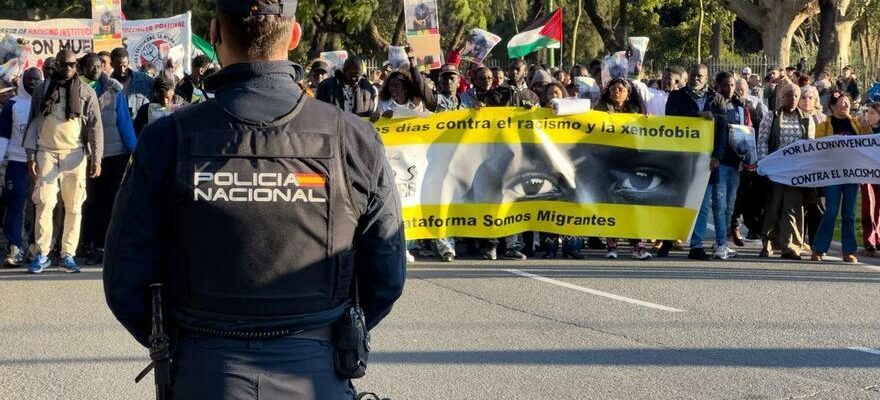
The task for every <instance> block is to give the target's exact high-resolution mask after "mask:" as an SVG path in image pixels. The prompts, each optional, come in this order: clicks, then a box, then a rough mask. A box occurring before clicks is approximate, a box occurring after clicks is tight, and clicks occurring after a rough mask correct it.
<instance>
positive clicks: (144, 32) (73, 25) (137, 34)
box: [0, 12, 192, 71]
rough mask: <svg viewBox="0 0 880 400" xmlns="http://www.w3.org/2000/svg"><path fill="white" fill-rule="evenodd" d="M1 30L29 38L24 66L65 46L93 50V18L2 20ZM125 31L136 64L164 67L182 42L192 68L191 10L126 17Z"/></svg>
mask: <svg viewBox="0 0 880 400" xmlns="http://www.w3.org/2000/svg"><path fill="white" fill-rule="evenodd" d="M0 33H8V34H10V35H12V36H14V37H15V38H21V39H24V40H27V41H28V44H27V45H26V46H25V48H24V50H23V52H22V54H21V58H20V59H21V61H22V70H24V69H27V68H30V67H33V66H36V67H41V66H42V65H43V60H45V59H46V58H49V57H54V56H55V54H57V53H58V52H59V51H61V50H62V49H70V50H73V52H74V53H76V54H77V56H80V55H83V54H85V53H88V52H90V51H92V37H93V36H92V20H90V19H47V20H44V21H13V20H0ZM122 34H123V36H122V40H123V45H124V46H125V48H126V49H127V50H128V52H129V55H130V57H129V63H130V65H131V67H132V68H137V67H139V66H140V65H141V64H142V63H144V62H149V63H151V64H153V65H155V66H156V68H157V69H160V70H161V69H162V61H163V60H164V58H163V57H166V56H167V54H168V51H169V50H170V49H171V48H173V47H174V46H177V45H182V46H183V47H184V50H185V54H186V55H185V57H186V58H185V60H184V67H185V68H186V70H187V71H189V66H190V54H191V50H192V25H191V23H190V13H188V12H187V13H186V14H181V15H176V16H173V17H170V18H159V19H144V20H132V21H123V22H122Z"/></svg>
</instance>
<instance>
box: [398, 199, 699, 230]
mask: <svg viewBox="0 0 880 400" xmlns="http://www.w3.org/2000/svg"><path fill="white" fill-rule="evenodd" d="M696 215H697V211H696V210H691V209H687V208H680V207H657V206H641V207H634V206H631V205H621V204H573V203H566V202H560V201H533V202H520V203H507V204H448V205H444V206H412V207H404V208H403V225H404V228H405V229H406V238H407V239H428V238H443V237H453V236H459V237H478V238H495V237H501V236H509V235H513V234H516V233H520V232H525V231H538V232H553V233H558V234H562V235H571V236H587V235H589V236H593V235H594V234H597V233H599V232H601V234H597V235H596V236H602V237H606V236H607V237H615V238H645V239H654V238H666V239H669V238H685V237H687V236H689V235H690V229H691V225H692V224H693V220H694V218H695V217H696ZM646 233H651V235H649V236H645V234H646Z"/></svg>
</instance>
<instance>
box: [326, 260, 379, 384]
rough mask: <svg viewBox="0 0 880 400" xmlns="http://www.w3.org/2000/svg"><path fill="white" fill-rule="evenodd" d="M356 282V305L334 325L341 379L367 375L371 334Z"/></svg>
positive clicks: (336, 353)
mask: <svg viewBox="0 0 880 400" xmlns="http://www.w3.org/2000/svg"><path fill="white" fill-rule="evenodd" d="M353 281H354V303H353V304H352V306H351V307H349V308H347V309H346V310H345V312H344V313H343V314H342V316H341V317H340V318H339V319H338V320H336V322H335V323H334V325H333V346H334V347H335V348H336V352H335V353H334V357H333V365H334V367H335V368H336V374H337V375H339V377H340V378H345V379H357V378H362V377H363V376H364V375H366V374H367V358H368V357H369V353H370V332H368V331H367V322H366V319H365V318H364V310H363V309H362V308H361V305H360V300H359V297H360V296H359V293H358V282H357V277H355V278H354V279H353Z"/></svg>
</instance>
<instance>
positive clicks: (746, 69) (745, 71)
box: [742, 67, 752, 75]
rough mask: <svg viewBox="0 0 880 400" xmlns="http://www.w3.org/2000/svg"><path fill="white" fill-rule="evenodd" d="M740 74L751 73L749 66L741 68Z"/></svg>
mask: <svg viewBox="0 0 880 400" xmlns="http://www.w3.org/2000/svg"><path fill="white" fill-rule="evenodd" d="M742 74H743V75H751V74H752V69H751V68H749V67H745V68H743V71H742Z"/></svg>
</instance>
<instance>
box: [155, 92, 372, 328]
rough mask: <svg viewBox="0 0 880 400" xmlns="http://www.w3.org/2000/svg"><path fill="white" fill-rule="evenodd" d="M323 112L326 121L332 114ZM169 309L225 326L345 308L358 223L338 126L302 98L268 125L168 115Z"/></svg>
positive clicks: (207, 107)
mask: <svg viewBox="0 0 880 400" xmlns="http://www.w3.org/2000/svg"><path fill="white" fill-rule="evenodd" d="M328 111H329V112H328ZM172 119H173V120H174V121H175V124H176V128H177V137H178V150H177V166H176V170H175V174H176V178H175V183H174V189H173V190H174V191H175V198H176V204H175V207H174V211H173V213H174V215H173V218H174V219H173V222H172V223H173V226H172V228H171V230H172V232H171V234H172V236H173V240H172V243H173V246H172V248H171V251H170V254H169V255H168V256H169V269H168V273H167V277H168V281H169V284H170V286H171V297H172V300H173V303H174V305H175V306H176V307H179V308H180V309H181V310H183V311H185V312H188V313H190V314H193V315H195V316H197V317H200V316H202V317H207V318H213V319H221V320H242V319H247V318H260V317H269V318H271V317H278V316H296V315H301V314H308V313H314V312H320V311H324V310H329V309H331V308H334V307H337V306H339V305H341V304H342V303H343V302H344V301H346V300H347V299H348V298H349V286H350V284H351V279H352V275H353V264H354V263H353V257H354V249H353V242H354V238H355V230H356V228H357V220H358V215H356V214H357V211H355V210H356V208H355V206H354V205H355V204H356V203H355V202H354V201H353V200H352V197H351V192H350V185H349V184H348V183H347V179H346V174H345V167H344V165H343V160H344V154H345V150H344V142H343V138H342V135H341V131H342V125H341V124H342V115H341V113H340V112H339V111H338V110H337V111H335V113H334V111H332V109H331V108H330V107H328V106H327V105H325V104H323V103H318V102H316V101H315V100H312V99H309V98H307V97H303V98H302V100H301V101H300V103H299V104H298V105H297V106H296V107H295V108H294V110H293V111H292V112H291V113H289V114H288V115H286V116H284V117H282V118H281V119H280V120H278V121H276V122H274V123H268V124H267V123H255V122H249V121H242V120H240V119H238V118H236V117H235V116H233V115H232V114H230V113H229V112H227V111H226V110H225V109H223V107H222V106H221V105H220V104H218V103H217V102H216V101H213V100H211V101H208V102H205V103H202V104H198V105H194V106H191V107H189V108H187V109H184V110H182V111H180V112H178V113H176V114H173V116H172Z"/></svg>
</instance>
